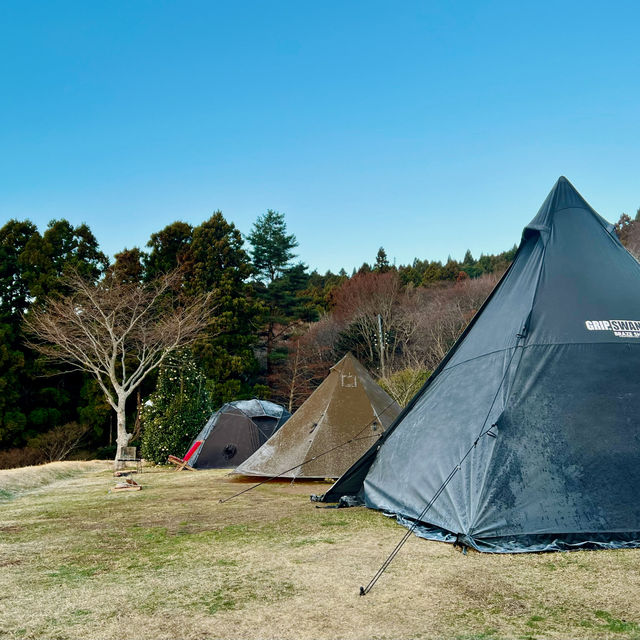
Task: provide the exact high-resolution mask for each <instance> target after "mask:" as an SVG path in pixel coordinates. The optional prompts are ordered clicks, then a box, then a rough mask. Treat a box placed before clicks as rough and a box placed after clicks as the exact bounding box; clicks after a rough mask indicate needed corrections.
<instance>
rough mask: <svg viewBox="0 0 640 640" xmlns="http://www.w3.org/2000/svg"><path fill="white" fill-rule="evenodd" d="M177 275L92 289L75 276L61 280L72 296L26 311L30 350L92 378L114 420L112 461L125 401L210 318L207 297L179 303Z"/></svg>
mask: <svg viewBox="0 0 640 640" xmlns="http://www.w3.org/2000/svg"><path fill="white" fill-rule="evenodd" d="M179 283H180V274H179V273H178V272H173V273H170V274H167V275H165V276H162V277H160V278H158V279H156V280H154V281H153V282H151V283H149V284H145V285H142V284H138V283H126V282H122V280H121V279H118V278H116V277H115V276H110V275H107V277H105V278H104V279H103V280H102V281H100V282H98V283H97V284H96V283H94V282H92V281H90V280H87V279H85V278H83V277H82V276H81V275H80V274H78V273H77V272H76V273H74V274H72V275H70V276H69V277H68V278H67V285H68V286H69V289H70V290H71V291H73V293H72V294H70V295H66V296H60V297H55V298H54V297H51V298H48V299H46V300H45V302H44V304H43V305H42V306H39V307H37V308H32V309H31V310H29V312H28V313H27V315H26V316H25V325H26V328H27V331H28V333H29V334H30V335H31V336H32V339H31V340H30V343H29V344H30V346H31V347H33V348H34V349H36V350H37V351H39V352H40V353H42V354H43V355H45V356H47V357H48V358H50V359H51V360H53V361H55V362H57V363H60V364H62V365H65V366H67V367H69V368H70V369H71V370H79V371H85V372H88V373H90V374H91V375H93V376H94V377H95V379H96V380H97V382H98V384H99V385H100V388H101V389H102V391H103V393H104V394H105V397H106V399H107V401H108V402H109V404H110V405H111V407H112V408H113V410H114V411H115V412H116V416H117V444H118V450H117V453H116V460H117V459H118V458H121V457H122V455H121V454H122V449H123V448H124V447H126V446H127V444H128V443H129V440H130V439H131V436H132V434H130V433H127V427H126V420H125V417H126V416H125V407H126V402H127V398H128V397H129V396H130V395H131V394H132V393H133V392H134V391H135V390H136V388H137V387H138V386H139V385H140V383H141V382H142V381H143V380H144V379H145V378H146V377H147V376H148V375H149V373H151V372H152V371H153V370H154V369H156V368H157V367H158V366H159V365H160V364H161V363H162V362H163V360H164V359H165V358H166V356H167V355H168V354H169V353H171V352H172V351H173V350H174V349H176V348H178V347H182V346H185V345H188V344H190V343H192V342H194V341H195V340H196V339H197V338H198V337H199V336H200V334H201V333H202V331H203V330H204V328H205V327H206V326H207V325H208V323H209V321H210V319H211V317H212V315H213V311H214V308H213V305H212V304H211V298H210V296H209V295H205V296H199V297H194V298H190V299H188V300H183V299H181V297H180V296H179V295H178V294H177V293H176V290H177V289H178V287H179Z"/></svg>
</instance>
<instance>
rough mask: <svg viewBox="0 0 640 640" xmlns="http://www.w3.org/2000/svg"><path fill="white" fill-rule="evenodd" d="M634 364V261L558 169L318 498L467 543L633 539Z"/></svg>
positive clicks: (637, 418) (639, 537) (639, 381)
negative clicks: (434, 348)
mask: <svg viewBox="0 0 640 640" xmlns="http://www.w3.org/2000/svg"><path fill="white" fill-rule="evenodd" d="M638 372H640V264H639V263H638V262H637V261H636V260H635V259H634V258H633V256H631V254H629V253H628V252H627V251H626V250H625V249H624V247H623V246H622V245H621V244H620V242H619V240H618V238H617V237H616V235H615V232H614V229H613V226H612V225H611V224H609V223H608V222H606V221H605V220H604V219H603V218H601V217H600V216H599V215H598V214H597V213H596V212H595V211H594V210H593V209H592V208H591V207H590V206H589V205H588V204H587V203H586V202H585V200H584V199H583V198H582V197H581V196H580V194H579V193H578V192H577V191H576V190H575V188H574V187H573V186H572V185H571V184H570V183H569V181H568V180H567V179H566V178H564V177H562V178H560V179H559V180H558V182H557V183H556V185H555V186H554V187H553V189H552V191H551V193H550V194H549V196H548V197H547V199H546V200H545V202H544V204H543V205H542V207H541V209H540V211H539V212H538V214H537V215H536V216H535V218H534V219H533V220H532V221H531V223H530V224H529V225H527V227H526V228H525V229H524V232H523V235H522V242H521V244H520V247H519V249H518V252H517V254H516V256H515V258H514V261H513V263H512V265H511V267H510V268H509V270H508V271H507V273H506V274H505V275H504V276H503V278H502V279H501V281H500V282H499V283H498V285H497V286H496V288H495V289H494V291H493V292H492V293H491V295H490V296H489V298H488V299H487V301H486V302H485V303H484V305H483V306H482V308H481V309H480V310H479V312H478V313H477V314H476V316H475V317H474V318H473V320H472V321H471V323H470V324H469V326H468V327H467V329H466V330H465V331H464V333H463V334H462V336H461V337H460V338H459V339H458V341H457V342H456V343H455V345H454V346H453V347H452V349H451V350H450V351H449V353H448V354H447V355H446V356H445V358H444V360H443V361H442V362H441V363H440V365H439V366H438V368H437V369H436V371H435V372H434V374H433V375H432V376H431V378H430V379H429V380H428V381H427V383H426V384H425V385H424V387H423V388H422V389H421V391H420V392H419V393H418V394H417V395H416V396H415V397H414V398H413V400H412V401H411V402H410V403H409V405H408V406H407V407H406V409H405V410H404V411H403V412H402V414H401V415H400V416H399V418H398V419H397V420H396V422H395V423H394V424H393V425H392V426H391V427H390V428H389V429H388V430H387V431H386V432H385V434H384V435H383V437H382V438H381V440H380V441H379V442H377V443H376V446H375V447H372V448H371V449H370V450H369V451H368V452H367V453H366V454H365V455H364V456H363V457H362V458H361V459H360V460H358V461H357V462H356V463H355V464H354V465H353V466H352V467H351V468H350V469H349V470H348V471H347V472H346V473H345V474H344V475H343V476H342V477H341V478H340V479H339V480H338V482H337V483H336V484H335V485H334V486H333V487H332V488H331V489H330V490H329V491H328V492H327V493H326V494H325V496H324V497H323V499H324V501H327V502H331V501H334V502H335V501H338V500H339V499H340V498H341V497H342V496H351V500H350V501H351V502H353V497H354V496H355V497H356V498H357V500H358V501H359V502H360V503H362V504H366V505H367V506H368V507H371V508H375V509H380V510H384V511H385V512H389V513H393V514H395V515H396V517H397V519H398V521H399V522H400V523H401V524H404V525H406V526H410V527H413V528H415V532H416V534H417V535H420V536H423V537H427V538H431V539H436V540H446V541H449V542H455V543H458V544H461V545H464V546H469V547H474V548H476V549H478V550H480V551H491V552H521V551H544V550H560V549H572V548H579V547H601V548H619V547H638V546H640V501H638V499H637V497H638V495H639V493H640V428H639V427H640V377H639V375H638ZM489 431H490V433H488V432H489ZM483 435H490V436H494V437H481V436H483ZM465 451H468V452H469V453H468V456H466V454H465ZM463 456H466V459H464V462H461V461H462V460H463ZM448 474H449V475H450V476H452V477H451V478H450V479H449V475H448ZM445 482H447V486H446V490H445V491H441V487H442V486H443V484H444V483H445ZM434 496H437V499H436V500H435V501H433V500H432V499H433V497H434ZM430 501H431V502H432V504H431V506H430V509H429V512H428V515H426V516H425V515H423V513H424V509H425V506H426V505H428V504H429V502H430ZM422 518H424V520H423V519H422Z"/></svg>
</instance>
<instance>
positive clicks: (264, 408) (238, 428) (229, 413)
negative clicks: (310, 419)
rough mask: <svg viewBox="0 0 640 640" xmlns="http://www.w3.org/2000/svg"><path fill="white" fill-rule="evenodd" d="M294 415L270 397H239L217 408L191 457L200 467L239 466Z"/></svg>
mask: <svg viewBox="0 0 640 640" xmlns="http://www.w3.org/2000/svg"><path fill="white" fill-rule="evenodd" d="M290 416H291V414H290V413H289V412H288V411H287V410H286V409H285V408H284V407H281V406H280V405H279V404H275V403H274V402H268V401H267V400H257V399H253V400H235V401H234V402H228V403H227V404H225V405H223V406H222V407H220V409H218V411H216V412H215V413H214V414H213V415H212V416H211V417H210V418H209V420H208V421H207V423H206V424H205V426H204V428H203V429H202V431H200V433H199V434H198V436H197V437H196V438H195V440H194V443H195V442H197V441H198V440H202V441H203V443H202V446H201V447H200V448H199V449H198V450H197V451H196V452H195V454H194V455H193V457H192V458H191V460H190V464H191V466H193V467H195V468H196V469H218V468H223V469H224V468H227V467H235V466H236V465H237V464H240V463H241V462H243V461H244V460H246V459H247V458H248V457H249V456H250V455H251V454H252V453H253V452H254V451H256V449H258V448H259V447H260V446H261V445H262V444H264V443H265V442H266V441H267V440H268V439H269V438H270V437H271V436H272V435H273V434H274V433H275V432H276V431H277V430H278V429H279V428H280V427H281V426H282V425H283V424H284V423H285V422H286V421H287V419H288V418H289V417H290Z"/></svg>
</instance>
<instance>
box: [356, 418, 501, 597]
mask: <svg viewBox="0 0 640 640" xmlns="http://www.w3.org/2000/svg"><path fill="white" fill-rule="evenodd" d="M495 426H496V425H495V424H492V425H491V426H490V427H489V428H488V429H487V430H486V431H483V432H481V433H480V435H479V436H478V437H477V438H476V439H475V441H474V443H473V444H472V445H471V446H470V447H469V448H468V449H467V452H466V453H465V454H464V456H462V458H461V459H460V462H458V464H457V465H456V466H455V467H453V469H452V470H451V472H450V473H449V475H448V476H447V477H446V478H445V480H444V482H443V483H442V484H441V485H440V487H439V488H438V490H437V491H436V492H435V494H434V495H433V497H432V498H431V500H429V502H428V503H427V505H426V506H425V508H424V509H423V510H422V512H421V513H420V515H419V516H418V517H417V518H416V519H415V520H414V522H413V524H412V525H411V526H410V527H409V529H407V531H406V533H405V534H404V535H403V536H402V538H401V539H400V542H398V544H397V545H396V546H395V547H394V549H393V551H392V552H391V553H390V554H389V555H388V557H387V559H386V560H385V561H384V562H383V563H382V565H380V568H379V569H378V570H377V571H376V573H375V574H374V576H373V578H371V580H370V581H369V584H368V585H367V586H366V587H360V595H361V596H366V595H367V593H369V591H371V589H373V586H374V585H375V583H376V582H378V580H379V579H380V577H381V576H382V574H383V573H384V572H385V571H386V570H387V568H388V567H389V565H390V564H391V563H392V562H393V559H394V558H395V557H396V556H397V555H398V553H399V552H400V549H402V547H403V546H404V543H405V542H406V541H407V540H408V539H409V538H410V537H411V534H412V533H413V532H414V531H415V528H416V527H417V526H418V524H419V522H420V521H421V520H422V518H423V517H424V516H425V515H426V514H427V513H428V511H429V509H431V507H432V506H433V504H434V502H435V501H436V500H437V499H438V498H439V497H440V495H441V494H442V492H443V491H444V490H445V489H446V488H447V485H448V484H449V483H450V482H451V480H453V477H454V476H455V475H456V473H457V472H458V471H460V467H461V466H462V464H463V463H464V461H465V460H466V459H467V458H468V457H469V454H470V453H471V452H472V451H473V450H474V449H475V448H476V447H477V446H478V442H480V439H481V438H483V437H484V436H489V437H490V438H496V437H497V436H496V434H495V433H493V431H491V429H492V428H493V427H495Z"/></svg>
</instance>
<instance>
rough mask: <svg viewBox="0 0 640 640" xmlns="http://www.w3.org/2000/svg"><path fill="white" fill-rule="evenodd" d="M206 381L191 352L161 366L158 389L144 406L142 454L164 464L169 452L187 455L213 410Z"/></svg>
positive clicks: (173, 358)
mask: <svg viewBox="0 0 640 640" xmlns="http://www.w3.org/2000/svg"><path fill="white" fill-rule="evenodd" d="M205 383H206V380H205V377H204V374H203V373H202V370H201V369H200V367H199V366H198V365H197V364H196V362H195V360H194V359H193V356H192V355H191V353H189V352H182V353H180V354H179V355H176V356H174V357H172V358H171V359H170V360H169V362H168V363H167V365H166V366H163V367H162V368H161V370H160V375H159V376H158V384H157V386H156V390H155V391H154V392H153V393H152V394H151V396H150V397H149V399H148V400H147V402H146V403H145V405H144V407H143V410H142V416H141V422H142V450H141V454H142V457H143V458H145V459H146V460H152V461H153V462H155V463H157V464H162V463H165V462H166V461H167V457H168V456H169V455H176V456H182V455H184V453H185V452H186V450H187V448H188V447H189V445H190V444H191V442H192V440H193V439H194V438H195V437H196V436H197V435H198V432H199V431H200V429H202V427H203V426H204V423H205V421H206V420H207V418H208V417H209V415H210V414H211V401H210V396H209V393H208V392H207V389H206V384H205Z"/></svg>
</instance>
